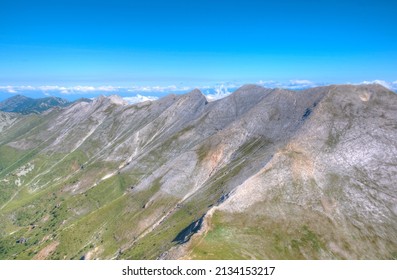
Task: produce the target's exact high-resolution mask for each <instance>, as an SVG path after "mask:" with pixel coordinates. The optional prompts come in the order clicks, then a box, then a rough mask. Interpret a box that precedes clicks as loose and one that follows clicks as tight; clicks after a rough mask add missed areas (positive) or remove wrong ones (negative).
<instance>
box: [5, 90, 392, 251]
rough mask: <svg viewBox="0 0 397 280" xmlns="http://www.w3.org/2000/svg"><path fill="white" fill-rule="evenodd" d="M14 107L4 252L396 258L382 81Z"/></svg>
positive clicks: (8, 117)
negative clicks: (215, 97)
mask: <svg viewBox="0 0 397 280" xmlns="http://www.w3.org/2000/svg"><path fill="white" fill-rule="evenodd" d="M19 99H21V97H19ZM17 103H18V102H17ZM22 103H23V102H22ZM2 105H3V104H2ZM7 106H8V107H9V108H10V107H12V106H11V105H9V104H8V105H7ZM14 108H15V109H13V110H9V111H11V112H0V259H396V258H397V195H396V188H397V185H396V182H397V95H396V94H395V93H393V92H391V91H390V90H388V89H386V88H384V87H382V86H380V85H360V86H353V85H332V86H325V87H317V88H311V89H307V90H301V91H292V90H286V89H268V88H263V87H260V86H256V85H245V86H243V87H241V88H239V89H238V90H236V91H235V92H234V93H232V94H231V95H229V96H227V97H225V98H223V99H220V100H216V101H211V102H209V101H208V100H207V99H206V97H205V96H204V95H203V94H202V93H201V92H200V91H199V90H193V91H191V92H189V93H187V94H184V95H172V94H171V95H168V96H166V97H163V98H161V99H159V100H156V101H146V102H143V103H138V104H134V105H129V104H128V103H126V102H125V101H124V100H123V99H122V98H120V97H117V96H110V97H105V96H101V97H98V98H96V99H94V100H93V101H92V102H91V101H90V102H88V100H81V101H80V102H75V103H72V104H67V103H62V102H61V101H60V102H59V104H58V105H57V106H55V107H52V106H51V108H50V109H48V110H43V111H40V110H37V109H35V110H33V111H34V112H36V114H21V113H18V112H20V109H18V108H20V105H18V106H14ZM43 108H44V107H43ZM23 112H26V110H23Z"/></svg>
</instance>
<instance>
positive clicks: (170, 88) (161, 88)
mask: <svg viewBox="0 0 397 280" xmlns="http://www.w3.org/2000/svg"><path fill="white" fill-rule="evenodd" d="M191 89H192V88H191V87H186V86H183V87H177V86H175V85H170V86H132V87H128V88H127V91H129V92H173V91H187V90H191Z"/></svg>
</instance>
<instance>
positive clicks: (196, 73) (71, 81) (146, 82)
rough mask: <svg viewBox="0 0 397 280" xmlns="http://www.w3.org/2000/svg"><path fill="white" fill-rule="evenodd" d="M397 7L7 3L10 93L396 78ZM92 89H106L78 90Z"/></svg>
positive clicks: (2, 58) (5, 59)
mask: <svg viewBox="0 0 397 280" xmlns="http://www.w3.org/2000/svg"><path fill="white" fill-rule="evenodd" d="M396 11H397V1H391V0H389V1H383V0H377V1H367V0H362V1H358V0H354V1H340V0H334V1H321V0H317V1H308V0H305V1H291V0H279V1H264V0H262V1H250V0H245V1H240V0H239V1H232V0H229V1H225V0H218V1H209V0H201V1H182V0H168V1H158V0H145V1H122V0H112V1H101V0H95V1H94V0H78V1H75V0H67V1H66V0H58V1H42V0H36V1H21V0H2V1H0V94H1V95H2V97H3V98H4V97H5V96H6V95H9V94H14V93H15V92H25V91H26V87H27V86H31V87H34V89H35V90H34V91H31V94H34V95H39V94H44V93H47V94H49V93H50V94H55V93H58V94H61V95H62V93H61V92H62V90H55V88H54V90H52V91H49V90H47V91H43V90H42V89H41V88H42V87H43V86H53V87H63V88H65V87H67V88H69V89H73V88H76V87H77V86H80V89H81V88H83V87H94V88H95V89H97V88H99V87H102V86H108V88H110V87H114V88H116V87H123V88H131V87H132V88H135V89H136V92H140V91H139V87H146V88H148V87H152V88H157V89H159V87H161V90H160V91H156V90H152V91H142V92H141V93H142V94H143V93H145V92H146V93H151V94H155V95H156V94H157V95H158V94H159V92H164V91H165V90H164V89H167V88H168V89H172V86H174V87H176V88H177V89H178V90H182V91H183V89H188V88H190V87H194V86H198V87H207V86H210V85H212V86H214V87H215V85H216V86H219V85H222V84H233V85H235V84H236V85H237V84H243V83H258V82H259V81H273V82H274V83H280V84H283V85H285V84H291V83H293V82H294V81H296V80H300V81H301V80H308V81H310V82H311V83H312V84H323V83H346V82H351V83H360V82H362V81H373V80H382V81H386V82H387V83H390V84H392V83H393V82H394V81H396V80H397V67H396V65H397V28H396V26H397V16H396ZM10 86H12V87H13V88H12V89H11V90H7V89H10ZM17 87H19V88H17ZM23 87H25V90H23ZM174 90H175V89H174ZM33 92H34V93H33ZM66 92H67V91H66V90H63V94H64V95H66ZM87 92H89V93H90V94H91V95H94V94H95V92H94V90H92V91H85V92H84V91H82V90H80V91H78V90H75V91H73V93H75V94H87ZM103 92H107V91H103ZM131 92H132V91H131ZM70 94H71V91H70V90H69V98H70ZM2 97H1V96H0V99H1V98H2Z"/></svg>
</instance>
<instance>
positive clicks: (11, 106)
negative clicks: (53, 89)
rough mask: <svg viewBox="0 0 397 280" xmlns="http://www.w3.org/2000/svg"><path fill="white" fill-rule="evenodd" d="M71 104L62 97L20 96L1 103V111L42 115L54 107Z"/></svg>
mask: <svg viewBox="0 0 397 280" xmlns="http://www.w3.org/2000/svg"><path fill="white" fill-rule="evenodd" d="M69 104H70V102H69V101H67V100H66V99H63V98H60V97H54V96H50V97H44V98H38V99H34V98H30V97H26V96H24V95H19V94H18V95H15V96H12V97H10V98H8V99H6V100H4V101H2V102H0V111H4V112H13V113H21V114H30V113H41V112H43V111H46V110H48V109H50V108H53V107H65V106H67V105H69Z"/></svg>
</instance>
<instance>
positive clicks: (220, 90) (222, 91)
mask: <svg viewBox="0 0 397 280" xmlns="http://www.w3.org/2000/svg"><path fill="white" fill-rule="evenodd" d="M209 89H213V90H214V91H215V92H214V93H207V94H205V96H206V97H207V99H208V101H213V100H217V99H221V98H224V97H226V96H228V95H230V94H231V93H232V91H229V89H228V88H227V87H226V86H224V85H220V86H218V87H216V88H209Z"/></svg>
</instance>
